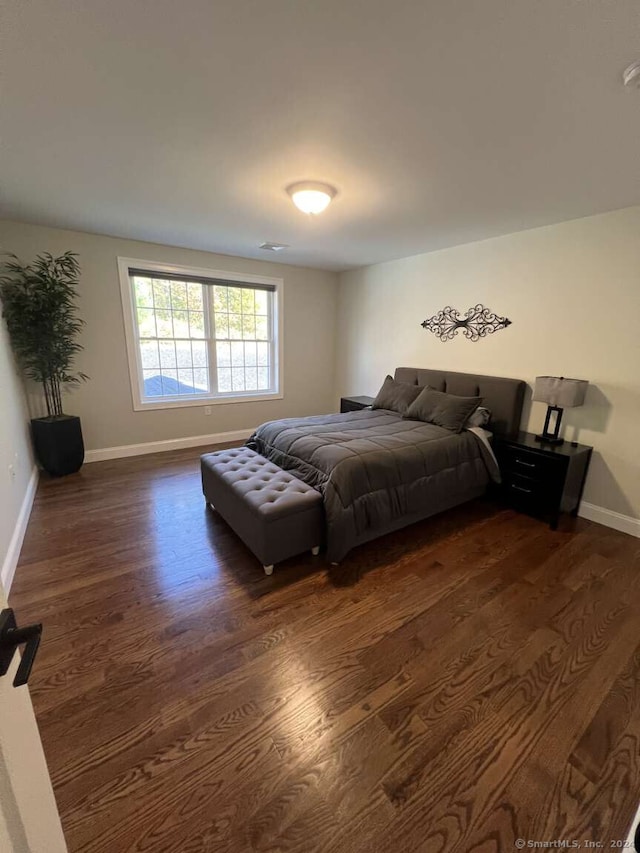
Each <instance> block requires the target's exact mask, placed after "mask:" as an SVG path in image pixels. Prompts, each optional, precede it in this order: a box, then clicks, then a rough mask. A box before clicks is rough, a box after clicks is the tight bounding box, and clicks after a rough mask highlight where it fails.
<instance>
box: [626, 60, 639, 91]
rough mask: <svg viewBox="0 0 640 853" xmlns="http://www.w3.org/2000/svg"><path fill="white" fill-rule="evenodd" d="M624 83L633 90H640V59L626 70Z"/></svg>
mask: <svg viewBox="0 0 640 853" xmlns="http://www.w3.org/2000/svg"><path fill="white" fill-rule="evenodd" d="M622 82H623V83H624V85H625V86H629V88H631V89H640V59H639V60H637V61H636V62H632V63H631V65H630V66H629V67H628V68H625V70H624V73H623V75H622Z"/></svg>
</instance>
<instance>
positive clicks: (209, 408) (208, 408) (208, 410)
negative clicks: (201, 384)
mask: <svg viewBox="0 0 640 853" xmlns="http://www.w3.org/2000/svg"><path fill="white" fill-rule="evenodd" d="M204 413H205V415H210V414H211V406H205V407H204Z"/></svg>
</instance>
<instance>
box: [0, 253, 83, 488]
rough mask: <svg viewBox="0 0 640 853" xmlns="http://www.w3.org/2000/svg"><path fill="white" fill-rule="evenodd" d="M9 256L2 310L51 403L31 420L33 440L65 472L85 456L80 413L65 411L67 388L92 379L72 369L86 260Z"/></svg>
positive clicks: (48, 467) (21, 357)
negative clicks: (79, 291) (82, 265)
mask: <svg viewBox="0 0 640 853" xmlns="http://www.w3.org/2000/svg"><path fill="white" fill-rule="evenodd" d="M9 258H10V260H8V261H7V262H6V263H5V264H4V269H3V274H2V275H1V276H0V298H1V299H2V314H3V317H4V318H5V320H6V322H7V328H8V330H9V337H10V339H11V345H12V347H13V350H14V352H15V354H16V357H17V361H18V364H19V366H20V367H21V369H22V371H23V372H24V374H25V375H26V376H27V377H28V378H29V379H33V380H35V381H36V382H39V383H40V384H41V385H42V387H43V390H44V399H45V402H46V406H47V416H46V417H43V418H33V419H32V421H31V434H32V437H33V445H34V449H35V453H36V457H37V459H38V461H39V462H40V464H41V465H42V467H43V468H44V470H45V471H47V472H48V473H49V474H51V475H52V476H54V477H62V476H63V475H65V474H73V473H74V472H75V471H78V470H79V468H80V466H81V465H82V463H83V461H84V444H83V441H82V429H81V426H80V418H78V417H75V416H73V415H65V414H64V412H63V411H62V390H63V389H64V388H69V387H72V386H74V385H77V384H79V382H81V381H83V380H85V379H87V377H86V376H85V374H84V373H79V372H75V373H74V372H72V368H73V360H74V358H75V356H76V354H77V353H78V352H80V350H81V349H82V347H81V346H80V344H79V343H78V342H77V337H78V333H79V332H80V329H81V328H82V326H83V325H84V322H83V321H82V320H80V319H79V317H78V314H77V308H76V304H75V301H76V298H77V291H76V287H77V284H78V277H79V275H80V264H79V263H78V258H77V255H75V254H74V253H73V252H65V253H64V255H60V257H59V258H54V257H52V256H51V255H50V254H48V253H45V254H43V255H38V257H37V258H36V259H35V261H34V262H33V263H32V264H30V265H25V264H22V263H20V261H19V260H18V258H17V257H16V256H15V255H9Z"/></svg>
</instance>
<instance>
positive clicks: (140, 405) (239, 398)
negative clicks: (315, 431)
mask: <svg viewBox="0 0 640 853" xmlns="http://www.w3.org/2000/svg"><path fill="white" fill-rule="evenodd" d="M282 399H284V394H274V393H267V394H253V393H252V394H236V395H235V396H234V397H231V396H229V397H226V396H225V397H222V396H219V397H198V398H197V399H191V400H184V399H182V400H158V401H157V402H156V401H152V400H149V401H148V402H147V401H138V400H136V401H134V404H133V410H134V411H135V412H146V411H150V410H153V409H186V408H194V407H196V408H197V407H199V408H203V407H204V406H224V405H228V404H229V403H262V402H267V401H268V400H282Z"/></svg>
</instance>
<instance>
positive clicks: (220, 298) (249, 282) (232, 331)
mask: <svg viewBox="0 0 640 853" xmlns="http://www.w3.org/2000/svg"><path fill="white" fill-rule="evenodd" d="M118 264H119V267H120V284H121V291H122V300H123V308H124V316H125V329H126V332H127V348H128V355H129V368H130V373H131V386H132V393H133V401H134V408H135V409H143V408H167V407H171V406H190V405H191V406H198V405H203V404H204V403H205V402H213V403H222V402H230V401H241V400H255V399H275V398H278V397H281V382H280V362H281V359H280V348H279V340H280V325H281V323H280V318H281V313H282V312H281V306H280V304H279V300H281V298H282V281H281V280H280V279H272V278H263V277H258V276H238V275H236V274H234V273H224V272H214V271H208V270H200V269H194V268H185V267H174V266H170V265H167V264H154V263H150V262H145V261H138V260H133V259H130V258H119V259H118Z"/></svg>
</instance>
